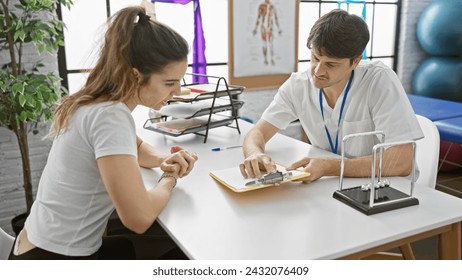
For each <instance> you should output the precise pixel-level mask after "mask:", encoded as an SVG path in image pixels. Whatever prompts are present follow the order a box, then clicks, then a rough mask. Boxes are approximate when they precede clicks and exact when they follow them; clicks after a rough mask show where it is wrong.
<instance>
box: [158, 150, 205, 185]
mask: <svg viewBox="0 0 462 280" xmlns="http://www.w3.org/2000/svg"><path fill="white" fill-rule="evenodd" d="M170 152H171V154H170V155H169V156H167V157H166V158H165V160H164V161H163V162H162V163H161V165H160V169H162V171H164V172H166V173H175V174H177V175H178V177H179V178H182V177H184V176H186V175H188V174H189V173H190V172H191V170H192V169H193V167H194V163H195V162H196V160H197V159H198V157H197V154H196V153H190V152H188V151H186V150H184V149H183V148H181V147H179V146H173V147H172V148H171V149H170Z"/></svg>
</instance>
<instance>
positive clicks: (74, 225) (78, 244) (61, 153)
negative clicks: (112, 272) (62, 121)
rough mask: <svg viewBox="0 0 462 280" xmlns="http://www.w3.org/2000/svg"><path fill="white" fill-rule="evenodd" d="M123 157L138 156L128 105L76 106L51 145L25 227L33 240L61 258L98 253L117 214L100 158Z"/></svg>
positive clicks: (29, 237)
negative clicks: (106, 230)
mask: <svg viewBox="0 0 462 280" xmlns="http://www.w3.org/2000/svg"><path fill="white" fill-rule="evenodd" d="M122 154H123V155H132V156H134V157H137V148H136V129H135V123H134V120H133V118H132V116H131V112H130V110H129V109H128V107H127V106H126V105H125V104H124V103H113V102H104V103H100V104H93V105H85V106H82V107H80V108H78V109H77V110H76V111H75V113H74V114H73V115H72V116H71V118H70V119H69V126H68V128H67V130H66V131H64V132H63V133H62V134H60V135H58V136H57V137H55V139H54V141H53V146H52V148H51V150H50V154H49V156H48V161H47V164H46V166H45V169H44V171H43V174H42V177H41V179H40V183H39V187H38V193H37V198H36V200H35V202H34V204H33V206H32V210H31V213H30V215H29V217H28V219H27V221H26V224H25V228H26V230H27V235H28V239H29V240H30V242H32V243H33V244H34V245H36V246H37V247H40V248H42V249H45V250H48V251H51V252H54V253H58V254H62V255H69V256H87V255H91V254H93V253H95V252H96V251H97V250H98V249H99V247H100V246H101V240H102V239H101V238H102V235H103V232H104V230H105V228H106V224H107V221H108V218H109V215H110V214H111V213H112V212H113V210H114V205H113V203H112V201H111V199H110V197H109V195H108V193H107V191H106V188H105V186H104V184H103V182H102V179H101V176H100V173H99V169H98V166H97V164H96V160H97V159H98V158H100V157H104V156H108V155H122ZM126 187H130V186H126Z"/></svg>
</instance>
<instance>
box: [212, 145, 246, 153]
mask: <svg viewBox="0 0 462 280" xmlns="http://www.w3.org/2000/svg"><path fill="white" fill-rule="evenodd" d="M241 147H242V146H241V145H240V146H231V147H225V148H212V152H218V151H224V150H228V149H235V148H241Z"/></svg>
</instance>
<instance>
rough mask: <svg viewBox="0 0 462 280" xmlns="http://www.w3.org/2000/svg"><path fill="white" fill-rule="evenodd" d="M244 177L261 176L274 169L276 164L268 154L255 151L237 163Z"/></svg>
mask: <svg viewBox="0 0 462 280" xmlns="http://www.w3.org/2000/svg"><path fill="white" fill-rule="evenodd" d="M239 168H240V169H241V173H242V176H244V178H261V177H262V172H261V171H264V174H266V173H270V172H272V171H274V170H276V164H275V163H274V161H273V160H272V159H271V157H269V156H268V155H266V154H264V153H255V154H252V155H250V156H248V157H247V158H246V159H245V160H244V162H243V163H241V164H240V165H239Z"/></svg>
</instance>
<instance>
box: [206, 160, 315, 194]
mask: <svg viewBox="0 0 462 280" xmlns="http://www.w3.org/2000/svg"><path fill="white" fill-rule="evenodd" d="M276 168H277V172H280V173H282V176H280V178H281V179H276V180H273V179H270V180H268V181H269V183H265V180H262V179H263V178H261V179H255V178H250V179H245V178H244V177H242V175H241V171H240V169H239V166H236V167H232V168H227V169H221V170H215V171H210V173H209V175H210V176H211V177H212V178H213V179H215V180H216V181H217V182H219V183H220V184H222V185H223V186H225V187H228V188H230V189H231V190H232V191H234V192H247V191H252V190H257V189H262V188H267V187H271V186H274V185H275V184H284V183H287V182H291V181H295V180H298V179H303V178H306V177H308V176H310V175H311V174H310V173H308V172H304V171H300V170H291V171H286V169H285V167H284V166H282V165H279V164H276ZM288 173H290V175H289V174H288ZM271 174H272V173H270V174H266V175H265V176H268V177H267V178H271V177H272V178H274V177H276V176H271ZM274 181H275V182H274ZM254 182H255V184H254Z"/></svg>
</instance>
